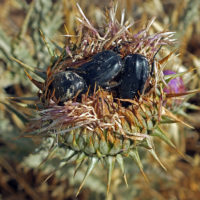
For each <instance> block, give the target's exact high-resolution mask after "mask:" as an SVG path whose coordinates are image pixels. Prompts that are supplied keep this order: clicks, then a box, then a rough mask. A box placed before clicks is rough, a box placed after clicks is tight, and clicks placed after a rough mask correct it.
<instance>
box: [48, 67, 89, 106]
mask: <svg viewBox="0 0 200 200" xmlns="http://www.w3.org/2000/svg"><path fill="white" fill-rule="evenodd" d="M52 78H53V80H52V82H51V84H50V86H49V88H48V89H49V90H50V91H51V92H53V91H54V90H55V97H56V99H57V100H59V102H60V103H62V102H65V101H68V100H69V99H72V98H73V97H75V95H77V94H78V93H84V92H86V91H87V85H86V82H85V80H84V79H83V78H82V77H81V76H79V75H78V74H76V73H75V72H72V71H65V72H60V73H57V74H54V75H53V77H52Z"/></svg>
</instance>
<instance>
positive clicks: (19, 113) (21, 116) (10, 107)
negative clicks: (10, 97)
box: [0, 101, 29, 123]
mask: <svg viewBox="0 0 200 200" xmlns="http://www.w3.org/2000/svg"><path fill="white" fill-rule="evenodd" d="M0 103H2V104H3V105H4V106H5V107H6V108H7V109H8V110H9V111H11V112H12V113H14V114H15V115H16V116H17V117H18V118H19V119H20V120H21V121H22V122H23V123H27V122H28V121H29V120H28V118H27V116H25V115H24V114H23V113H21V112H20V111H19V110H17V109H16V108H14V107H13V106H11V105H9V104H7V103H4V102H2V101H0Z"/></svg>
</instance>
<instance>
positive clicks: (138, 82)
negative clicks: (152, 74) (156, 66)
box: [119, 54, 149, 99]
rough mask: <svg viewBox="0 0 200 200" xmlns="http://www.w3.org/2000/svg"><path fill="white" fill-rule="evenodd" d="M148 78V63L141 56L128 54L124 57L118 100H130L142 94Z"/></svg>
mask: <svg viewBox="0 0 200 200" xmlns="http://www.w3.org/2000/svg"><path fill="white" fill-rule="evenodd" d="M148 76H149V62H148V60H147V58H146V57H145V56H143V55H141V54H130V55H128V56H126V57H125V60H124V68H123V71H122V75H121V81H122V82H121V84H120V86H119V94H120V98H124V99H132V98H134V97H135V96H138V92H139V93H140V94H142V92H143V89H144V85H145V83H146V81H147V79H148Z"/></svg>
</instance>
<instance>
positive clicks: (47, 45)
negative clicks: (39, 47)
mask: <svg viewBox="0 0 200 200" xmlns="http://www.w3.org/2000/svg"><path fill="white" fill-rule="evenodd" d="M39 31H40V34H41V36H42V39H43V41H44V43H45V45H46V47H47V49H48V52H49V55H50V56H51V57H52V58H53V57H55V56H56V55H55V53H54V51H53V50H52V49H51V47H50V45H49V44H48V42H47V41H46V38H45V36H44V34H43V32H42V31H41V30H39Z"/></svg>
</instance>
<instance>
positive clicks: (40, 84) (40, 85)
mask: <svg viewBox="0 0 200 200" xmlns="http://www.w3.org/2000/svg"><path fill="white" fill-rule="evenodd" d="M24 71H25V70H24ZM25 73H26V75H27V77H28V78H29V79H30V81H31V82H32V83H33V84H34V85H35V86H36V87H38V89H40V90H42V89H43V87H44V83H42V82H39V81H36V80H35V79H33V78H32V77H31V76H30V74H29V73H28V72H27V71H25Z"/></svg>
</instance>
